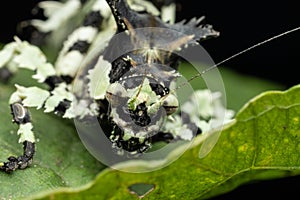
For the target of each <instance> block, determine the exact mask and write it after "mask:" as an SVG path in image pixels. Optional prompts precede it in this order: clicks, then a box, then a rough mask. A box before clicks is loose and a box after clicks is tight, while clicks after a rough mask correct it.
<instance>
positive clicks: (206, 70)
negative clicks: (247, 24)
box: [176, 26, 300, 90]
mask: <svg viewBox="0 0 300 200" xmlns="http://www.w3.org/2000/svg"><path fill="white" fill-rule="evenodd" d="M298 30H300V26H299V27H297V28H294V29H291V30H289V31H286V32H283V33H281V34H278V35H275V36H273V37H271V38H269V39H266V40H264V41H262V42H259V43H257V44H255V45H253V46H251V47H249V48H247V49H245V50H243V51H240V52H238V53H236V54H234V55H232V56H230V57H228V58H226V59H224V60H222V61H220V62H218V63H217V64H214V65H213V66H211V67H209V68H207V69H205V70H203V71H202V72H200V73H198V74H196V75H194V76H193V77H191V78H190V79H188V80H187V82H185V83H183V84H181V85H179V86H178V87H177V88H176V90H177V89H180V88H181V87H182V86H184V85H186V84H187V83H189V82H190V81H192V80H194V79H196V78H198V77H200V76H202V75H203V74H205V73H206V72H208V71H210V70H212V69H215V68H217V67H218V66H220V65H221V64H223V63H225V62H227V61H229V60H231V59H233V58H235V57H237V56H239V55H242V54H244V53H246V52H248V51H250V50H252V49H254V48H256V47H259V46H261V45H263V44H266V43H268V42H270V41H272V40H275V39H277V38H280V37H282V36H284V35H287V34H290V33H292V32H295V31H298Z"/></svg>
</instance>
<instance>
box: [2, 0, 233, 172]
mask: <svg viewBox="0 0 300 200" xmlns="http://www.w3.org/2000/svg"><path fill="white" fill-rule="evenodd" d="M40 5H41V7H42V8H44V9H45V11H46V12H45V13H46V14H47V16H48V20H46V21H38V20H33V21H32V22H31V23H32V25H33V26H35V28H36V29H37V30H38V31H40V33H45V35H46V33H47V34H48V35H51V34H55V32H56V31H58V29H60V27H63V26H64V24H65V23H67V21H68V20H70V19H71V18H72V17H74V16H75V15H76V12H78V11H79V10H80V9H81V8H82V7H84V6H86V7H87V8H89V9H88V12H86V14H85V17H84V19H83V20H82V23H81V25H80V26H79V27H78V28H75V29H74V30H73V32H71V33H70V34H69V35H68V37H67V38H66V40H65V42H64V43H63V46H62V48H61V50H60V52H59V53H58V56H57V59H56V61H55V63H50V62H48V61H47V58H46V57H45V56H44V54H43V53H42V52H41V50H40V49H39V48H38V47H36V46H34V45H31V44H29V43H28V42H26V41H21V40H20V39H19V38H15V42H12V43H10V44H7V45H6V46H5V47H4V48H3V49H2V51H0V78H1V79H3V80H7V79H8V78H9V76H10V75H12V74H14V73H16V72H17V71H18V69H19V68H25V69H29V70H32V71H34V72H35V74H34V75H33V77H32V78H33V79H35V80H36V81H37V82H39V83H44V84H46V85H47V86H48V88H49V89H48V90H46V89H42V88H38V87H36V86H33V87H23V86H21V85H16V89H17V90H16V92H14V93H13V94H12V95H11V98H10V100H9V104H10V106H11V110H12V115H13V121H14V122H15V123H17V124H18V126H19V130H18V134H19V137H20V140H19V142H20V143H23V145H24V154H23V155H21V156H19V157H10V158H8V161H7V162H3V163H0V169H1V170H2V171H5V172H11V171H14V170H16V169H24V168H26V167H27V166H28V165H30V164H31V162H32V159H33V156H34V153H35V142H36V140H35V136H34V130H33V124H32V123H31V116H30V113H29V110H28V109H29V108H32V107H34V108H37V109H44V112H45V113H49V112H54V113H55V114H57V115H58V116H60V117H63V118H68V119H80V120H83V121H84V120H88V119H89V118H90V117H97V118H98V120H99V123H100V124H101V125H103V126H105V127H107V130H105V131H106V135H107V137H108V138H109V139H110V140H111V142H112V145H113V146H114V147H115V148H116V149H118V152H120V151H123V150H124V151H126V152H129V153H130V154H133V155H134V154H139V153H144V152H146V151H147V150H148V149H150V148H151V145H152V144H153V143H155V142H159V141H163V142H171V141H176V140H192V138H193V137H194V136H195V135H196V134H199V133H201V131H203V129H204V130H205V127H206V126H205V125H203V123H202V122H200V121H197V119H200V118H201V117H202V118H203V116H200V115H201V113H197V114H195V115H197V116H190V115H189V114H188V113H189V112H190V111H191V110H197V109H198V105H197V103H195V102H194V100H195V98H196V99H197V98H198V97H199V95H203V94H208V96H210V95H212V94H210V93H209V91H199V92H198V93H199V94H195V96H194V97H192V99H191V100H190V101H189V102H188V104H186V105H183V106H182V110H181V113H180V114H179V113H178V112H177V109H178V100H177V97H176V93H175V92H174V89H175V88H176V85H175V82H176V79H177V77H179V76H180V74H179V73H178V72H177V69H178V65H179V63H180V61H181V58H180V57H179V56H178V55H177V54H176V52H179V51H181V50H182V49H183V48H185V47H187V46H190V45H198V44H199V42H201V41H203V40H206V39H209V38H213V37H217V36H218V35H219V33H218V32H217V31H215V30H213V28H212V26H211V25H204V24H202V19H203V18H200V19H192V20H190V21H188V22H183V21H182V22H177V23H175V2H173V1H170V0H166V1H153V2H150V1H146V0H127V1H126V0H106V1H105V0H90V1H79V0H68V1H66V2H65V3H59V2H55V3H54V2H51V1H49V2H48V1H47V2H42V3H41V4H40ZM141 30H142V31H141ZM167 30H172V31H167ZM62 32H64V31H62ZM119 34H120V35H119ZM116 35H118V37H116ZM120 36H121V37H120ZM120 38H122V40H120ZM162 47H164V49H166V48H167V49H168V51H165V50H162ZM126 49H131V50H130V51H126ZM122 52H125V53H122ZM118 53H120V54H118ZM75 80H76V84H75V83H74V81H75ZM75 85H76V87H75ZM78 85H79V86H78ZM201 92H203V93H201ZM200 93H201V94H200ZM215 100H216V101H217V100H218V96H216V98H215ZM33 117H34V116H33ZM205 117H206V118H207V119H209V120H210V119H213V118H214V116H213V113H211V116H205ZM229 118H230V116H229ZM209 120H207V122H208V121H209Z"/></svg>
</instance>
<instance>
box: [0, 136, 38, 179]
mask: <svg viewBox="0 0 300 200" xmlns="http://www.w3.org/2000/svg"><path fill="white" fill-rule="evenodd" d="M23 151H24V154H23V155H21V156H18V157H14V156H10V157H8V158H7V159H8V162H3V163H0V170H1V171H4V172H6V173H11V172H13V171H15V170H16V169H25V168H26V167H28V166H29V165H31V164H32V158H33V155H34V153H35V144H34V143H32V142H28V141H25V142H23Z"/></svg>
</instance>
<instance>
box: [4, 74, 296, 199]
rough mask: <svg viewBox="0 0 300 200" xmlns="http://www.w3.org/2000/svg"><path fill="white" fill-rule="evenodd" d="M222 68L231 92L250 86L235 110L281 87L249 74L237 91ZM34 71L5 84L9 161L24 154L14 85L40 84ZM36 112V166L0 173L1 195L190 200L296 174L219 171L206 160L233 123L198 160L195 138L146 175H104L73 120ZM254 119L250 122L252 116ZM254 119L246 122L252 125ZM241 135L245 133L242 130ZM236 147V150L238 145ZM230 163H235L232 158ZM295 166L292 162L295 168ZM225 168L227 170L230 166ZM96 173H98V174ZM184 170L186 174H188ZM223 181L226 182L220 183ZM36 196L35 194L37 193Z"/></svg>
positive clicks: (232, 77) (219, 162)
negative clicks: (12, 105)
mask: <svg viewBox="0 0 300 200" xmlns="http://www.w3.org/2000/svg"><path fill="white" fill-rule="evenodd" d="M222 73H224V74H225V75H224V77H223V79H224V82H225V87H226V89H227V90H226V91H227V92H232V93H234V92H237V91H238V89H240V90H243V91H244V90H246V91H247V93H245V94H244V93H243V92H241V93H242V94H243V95H240V96H239V98H234V99H232V100H230V101H228V104H229V105H233V107H235V109H238V108H240V107H241V105H243V104H244V103H245V102H247V101H248V100H249V99H250V97H252V96H254V95H256V94H259V93H260V92H261V91H264V90H268V89H274V88H280V87H281V86H279V85H276V84H269V83H266V82H265V81H261V80H256V79H253V78H245V79H243V81H244V82H243V84H240V86H239V88H236V87H235V88H234V90H231V89H230V88H231V87H232V85H233V84H237V80H238V79H237V77H236V76H235V75H232V73H231V72H227V71H225V72H222ZM31 75H32V73H30V72H29V73H26V71H25V72H23V71H22V72H20V73H18V74H17V76H16V77H14V78H13V80H12V81H11V85H8V86H7V85H0V112H1V121H0V147H1V151H0V161H5V159H6V158H7V157H8V156H9V155H19V154H21V153H22V146H21V145H20V144H18V143H17V141H18V137H17V135H16V131H17V125H16V124H12V123H11V117H12V116H11V115H10V110H9V105H8V98H9V96H10V94H11V93H12V92H13V91H14V90H15V88H14V87H12V84H14V83H18V84H20V85H24V86H32V85H36V83H35V82H34V81H33V80H32V79H30V78H29V77H30V76H31ZM246 80H247V81H246ZM253 83H259V87H256V86H255V84H253ZM38 86H41V85H38ZM41 87H43V86H41ZM254 88H255V89H254ZM227 97H228V99H230V98H231V97H230V96H229V95H228V96H227ZM233 101H234V102H233ZM257 102H258V101H257ZM245 110H246V109H245ZM247 112H248V111H247ZM31 113H32V118H33V119H32V120H33V124H34V126H35V127H34V130H35V132H36V135H37V138H38V139H39V142H38V143H37V155H36V157H35V159H34V163H33V166H32V167H30V168H28V169H26V170H20V171H16V172H14V173H12V174H9V175H8V174H4V173H0V185H1V188H0V199H24V198H25V197H26V198H27V199H39V198H41V199H43V198H45V199H48V198H57V199H59V198H61V199H65V198H68V197H69V198H72V199H76V198H77V199H82V198H83V197H84V198H87V199H95V198H99V199H107V198H109V197H112V198H115V199H118V198H121V199H126V198H127V199H128V198H129V199H137V198H138V197H137V195H138V196H143V193H144V196H146V197H149V198H154V199H155V198H156V197H162V198H163V197H165V198H170V197H178V195H179V196H180V195H183V194H185V195H186V198H185V199H193V198H196V197H200V196H201V195H202V193H203V191H206V192H204V193H203V194H205V195H207V196H213V195H217V194H219V193H223V192H226V191H229V190H232V189H233V188H234V187H236V186H238V185H240V184H242V183H245V182H247V181H248V180H253V179H255V178H261V179H267V178H275V177H279V175H280V176H281V175H282V176H285V175H292V174H293V173H295V172H294V171H292V173H291V174H285V172H286V171H285V168H284V170H281V169H280V168H278V169H277V168H276V167H275V168H276V169H274V170H267V171H266V172H264V170H262V172H259V171H258V170H250V171H247V172H246V171H245V173H243V172H244V171H243V172H239V171H237V172H236V175H233V174H231V172H230V173H229V174H227V172H226V171H225V172H226V173H225V172H224V173H225V174H222V173H223V171H220V172H219V173H218V171H216V172H215V171H214V168H211V169H209V167H210V165H207V166H206V165H204V164H205V163H203V162H208V163H209V162H210V161H211V159H212V158H213V157H214V155H218V154H216V153H214V152H215V151H217V150H218V149H219V150H220V149H222V148H223V147H222V146H219V145H221V144H222V142H224V141H227V139H226V137H225V136H226V135H228V134H230V133H229V132H230V131H229V130H230V128H229V129H226V131H224V132H223V133H222V136H221V139H220V141H219V143H218V145H217V147H216V148H215V149H214V150H213V152H212V153H211V154H209V156H208V157H207V158H205V159H204V160H200V159H198V150H199V147H200V144H197V143H195V145H196V146H195V148H193V149H191V150H189V151H187V152H186V153H185V154H184V155H183V156H182V157H180V159H179V160H177V161H176V162H174V163H172V164H171V165H170V166H168V167H166V168H164V169H162V170H159V171H155V172H152V173H145V174H126V173H121V172H118V171H112V170H109V169H106V170H104V171H102V172H101V173H100V174H99V172H100V171H101V170H103V169H104V166H103V165H101V164H100V163H99V162H98V161H96V160H95V159H94V158H93V157H92V156H90V154H89V153H88V152H87V151H86V150H85V148H84V146H83V145H82V144H81V141H80V140H79V138H78V136H77V133H76V130H75V128H74V126H73V123H72V121H69V120H62V119H61V118H59V117H57V116H55V115H52V114H46V113H43V112H42V111H41V110H34V109H32V110H31ZM242 113H243V112H242ZM242 113H240V114H239V116H243V115H241V114H242ZM249 121H250V122H251V120H249ZM250 122H243V123H244V124H246V125H247V126H248V124H249V126H250ZM240 123H241V122H236V124H235V125H232V127H231V128H232V129H234V130H240V128H238V126H237V124H240ZM246 125H245V126H246ZM239 126H241V125H239ZM233 127H236V128H233ZM287 130H289V129H287ZM240 134H241V135H243V134H242V133H240ZM248 134H250V133H248ZM224 137H225V138H224ZM237 137H240V136H237ZM270 137H271V136H270ZM242 138H243V139H244V140H247V142H250V141H251V139H252V137H250V138H248V136H247V134H245V136H242ZM200 140H201V139H200ZM238 141H240V140H238ZM269 143H270V142H269ZM232 148H233V149H234V148H235V147H232ZM250 153H251V152H250ZM238 155H239V154H238V153H235V152H234V151H233V153H228V156H227V157H228V159H229V158H230V159H234V158H235V157H236V156H238ZM218 158H219V155H218V156H216V158H215V159H216V161H215V163H214V164H216V165H220V166H222V164H225V161H224V159H223V158H222V159H221V160H218ZM207 159H208V160H207ZM234 160H235V159H234ZM228 162H229V163H230V162H231V163H232V160H230V161H228ZM236 162H239V160H238V159H237V160H236ZM282 162H284V160H283V161H282ZM291 166H292V164H291V165H289V167H291ZM295 166H298V165H294V167H295ZM136 167H139V166H136ZM142 167H143V166H142ZM224 167H225V166H224ZM228 168H230V167H228ZM295 168H297V167H295ZM293 169H294V168H292V167H291V170H293ZM226 170H228V169H227V168H226ZM250 172H254V173H253V176H252V175H251V176H250V174H251V173H250ZM269 173H270V174H269ZM273 173H275V174H273ZM97 174H99V175H98V176H97V178H96V179H95V177H96V175H97ZM182 174H186V176H184V177H183V176H182ZM265 176H266V177H265ZM228 180H230V181H228ZM221 183H224V184H221ZM229 183H231V184H229ZM220 184H221V185H222V187H220V186H219V185H220ZM134 186H140V187H141V186H145V187H146V186H147V187H146V188H144V190H141V191H132V190H134V189H132V188H138V187H134ZM149 187H150V188H149ZM152 187H153V188H152ZM136 190H138V189H136ZM208 190H209V191H210V190H211V191H212V195H210V194H209V193H208V192H207V191H208ZM218 190H220V191H218ZM200 194H201V195H200ZM174 195H175V196H174ZM33 196H35V197H36V198H33Z"/></svg>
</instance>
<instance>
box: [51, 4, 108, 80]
mask: <svg viewBox="0 0 300 200" xmlns="http://www.w3.org/2000/svg"><path fill="white" fill-rule="evenodd" d="M110 16H111V12H110V9H109V7H108V5H107V4H106V2H105V1H104V0H97V1H95V3H94V4H93V6H92V8H91V10H90V11H89V12H88V13H87V14H86V16H85V18H84V20H83V22H82V24H81V26H80V27H78V28H77V29H75V30H74V31H73V32H72V33H71V34H70V35H69V37H68V39H67V40H66V42H64V44H63V48H62V49H61V51H60V53H59V55H58V58H57V60H56V63H55V68H56V70H57V75H59V76H64V77H69V78H70V79H72V78H74V76H75V75H76V73H77V71H78V69H79V66H80V64H81V62H82V60H83V59H84V57H85V56H86V54H87V52H88V51H89V50H90V46H91V44H92V43H93V42H94V40H95V38H96V37H97V35H98V33H99V31H101V30H102V28H104V27H103V26H104V25H105V24H106V22H107V20H108V18H110Z"/></svg>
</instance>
